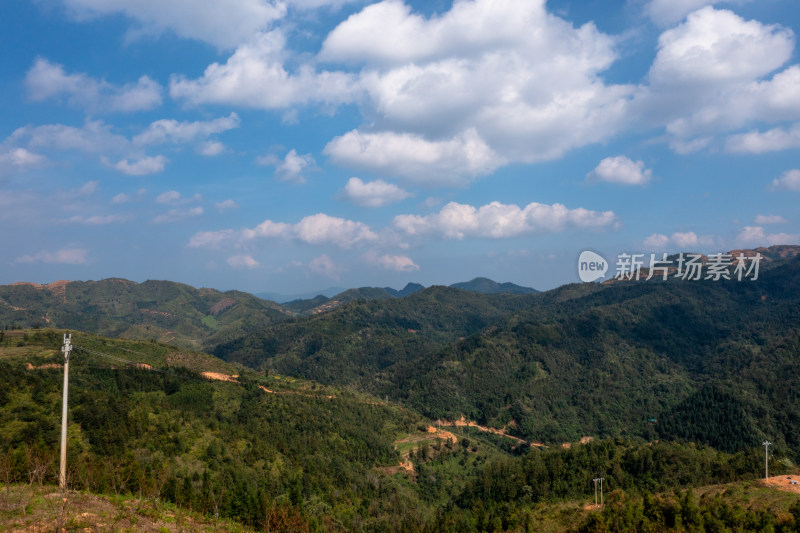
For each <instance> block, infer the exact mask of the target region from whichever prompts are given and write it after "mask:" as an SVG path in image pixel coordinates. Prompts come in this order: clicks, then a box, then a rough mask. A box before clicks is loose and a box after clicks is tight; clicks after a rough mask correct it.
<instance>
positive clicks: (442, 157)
mask: <svg viewBox="0 0 800 533" xmlns="http://www.w3.org/2000/svg"><path fill="white" fill-rule="evenodd" d="M324 153H325V154H326V155H328V156H330V157H331V159H333V161H334V162H336V163H337V164H340V165H345V166H350V167H355V168H359V169H364V170H368V171H371V172H375V173H381V174H390V175H393V176H402V177H404V178H406V179H408V180H409V181H414V182H419V183H425V184H443V183H453V182H458V181H460V180H461V179H462V178H463V176H468V177H476V176H480V175H486V174H489V173H490V172H492V171H494V170H495V169H496V168H497V167H499V166H500V165H501V164H502V163H503V161H502V158H500V157H499V156H498V155H497V154H496V153H494V151H493V150H492V149H491V148H489V146H487V145H486V143H485V142H484V141H483V140H482V139H481V138H480V137H479V136H478V134H477V132H476V131H475V130H474V129H471V130H469V131H466V132H464V133H463V134H460V135H458V136H456V137H454V138H453V139H450V140H446V141H429V140H427V139H425V138H423V137H421V136H419V135H412V134H408V133H393V132H382V133H361V132H359V131H358V130H353V131H351V132H349V133H346V134H345V135H342V136H340V137H336V138H335V139H333V140H332V141H331V142H329V143H328V145H327V146H326V147H325V149H324Z"/></svg>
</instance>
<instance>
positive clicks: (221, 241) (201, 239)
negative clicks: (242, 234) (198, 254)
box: [189, 229, 239, 250]
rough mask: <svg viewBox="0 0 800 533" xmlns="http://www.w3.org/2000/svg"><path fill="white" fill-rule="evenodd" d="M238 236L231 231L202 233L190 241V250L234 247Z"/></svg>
mask: <svg viewBox="0 0 800 533" xmlns="http://www.w3.org/2000/svg"><path fill="white" fill-rule="evenodd" d="M238 237H239V236H238V235H237V234H236V232H235V231H233V230H231V229H227V230H220V231H200V232H198V233H195V234H194V235H192V237H191V239H189V247H190V248H208V249H212V250H214V249H219V248H222V247H223V246H224V245H231V246H232V245H233V244H234V243H235V242H236V241H237V240H238Z"/></svg>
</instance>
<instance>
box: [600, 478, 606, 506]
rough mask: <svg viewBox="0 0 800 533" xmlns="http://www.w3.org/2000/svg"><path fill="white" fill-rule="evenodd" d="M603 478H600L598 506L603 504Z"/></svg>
mask: <svg viewBox="0 0 800 533" xmlns="http://www.w3.org/2000/svg"><path fill="white" fill-rule="evenodd" d="M604 479H605V478H604V477H601V478H600V507H602V506H603V480H604Z"/></svg>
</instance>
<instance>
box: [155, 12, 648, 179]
mask: <svg viewBox="0 0 800 533" xmlns="http://www.w3.org/2000/svg"><path fill="white" fill-rule="evenodd" d="M285 46H286V38H285V36H284V34H283V32H282V30H280V29H274V30H270V31H267V32H263V33H262V34H260V35H259V36H258V37H257V38H255V39H253V40H252V41H249V42H247V43H246V44H242V45H241V46H239V47H238V48H237V49H236V51H235V52H234V53H233V54H232V55H231V56H230V57H229V58H228V59H227V61H225V62H224V63H214V64H211V65H209V66H208V68H207V69H206V70H205V72H204V74H203V75H202V76H201V77H199V78H197V79H188V78H186V77H183V76H175V77H173V78H172V80H171V82H170V94H171V95H172V96H173V98H176V99H181V100H184V101H186V102H188V103H190V104H205V103H218V104H219V103H222V104H227V105H240V106H244V107H254V108H261V109H284V110H286V109H288V108H292V107H294V106H298V105H305V104H311V103H314V104H321V105H323V106H326V107H327V108H328V109H329V108H330V106H334V107H335V106H337V105H340V104H344V103H350V102H356V103H358V104H359V106H360V109H362V111H363V114H364V116H365V118H367V122H369V124H370V125H371V126H370V129H369V130H366V129H363V128H361V129H358V130H355V131H353V132H350V133H348V134H345V135H342V136H340V137H337V138H336V139H334V140H333V141H332V142H331V143H330V144H329V146H328V148H327V150H328V152H327V153H329V155H331V156H332V157H333V158H334V160H335V161H336V162H337V163H339V164H342V165H347V166H350V167H353V168H363V169H378V170H377V171H379V172H386V173H390V174H391V175H395V176H403V177H410V178H411V179H418V180H420V181H423V180H425V181H427V180H429V179H430V178H431V177H435V176H438V175H442V174H444V177H443V178H441V181H442V182H449V183H462V182H463V180H464V179H471V178H474V177H478V176H482V175H485V174H488V173H491V172H492V171H493V170H494V169H496V168H498V167H499V166H502V165H504V164H506V163H508V162H514V161H518V162H519V161H521V162H533V161H541V160H548V159H554V158H558V157H561V156H562V155H563V154H564V153H566V152H567V151H568V150H570V149H573V148H576V147H581V146H585V145H587V144H590V143H594V142H600V141H603V140H606V139H608V138H609V137H610V136H613V135H614V134H615V133H617V132H619V131H621V129H622V128H623V127H624V125H625V123H626V121H627V119H628V116H627V115H626V113H627V102H628V101H629V100H630V99H631V97H632V94H633V92H634V89H635V88H634V87H633V86H627V85H607V84H605V83H604V82H603V81H602V79H601V78H600V76H599V74H600V73H601V72H602V71H604V70H605V69H607V68H608V67H609V66H610V65H611V63H612V62H613V61H614V59H615V58H616V53H615V51H614V39H613V38H611V37H609V36H607V35H605V34H603V33H601V32H599V31H598V30H597V28H596V27H595V26H594V25H593V24H591V23H588V24H585V25H583V26H580V27H578V28H576V27H574V26H573V25H572V24H571V23H570V22H568V21H565V20H564V19H562V18H559V17H557V16H555V15H552V14H550V13H548V12H547V9H546V6H545V2H544V1H543V0H531V1H526V2H511V1H504V2H497V1H494V0H465V1H461V2H454V3H453V5H452V6H451V7H450V8H449V10H447V11H445V12H444V13H441V14H436V15H431V16H422V15H419V14H417V13H414V12H413V11H412V9H411V8H410V7H409V6H407V5H406V4H404V3H403V2H401V1H399V0H385V1H383V2H378V3H375V4H371V5H369V6H366V7H365V8H364V9H362V10H361V11H359V12H357V13H355V14H353V15H351V16H350V17H348V18H347V19H346V20H345V21H343V22H342V23H341V24H339V25H338V26H337V27H336V28H335V29H334V30H333V31H332V32H330V34H329V35H328V36H327V38H326V40H325V42H324V43H323V46H322V49H321V50H320V53H319V54H318V56H317V58H316V61H300V62H299V63H300V66H298V67H296V68H292V69H289V68H287V67H286V66H285V65H287V64H289V63H291V64H296V63H297V62H295V61H291V59H293V57H292V54H291V52H290V51H288V50H286V48H285ZM320 65H325V66H326V67H329V68H330V70H320V67H319V66H320ZM542 80H547V82H546V83H543V82H542ZM289 112H290V113H291V110H289ZM416 148H419V149H421V150H422V154H421V155H418V154H417V152H416V151H415V149H416ZM406 160H407V163H406V164H404V162H405V161H406ZM384 169H385V170H384Z"/></svg>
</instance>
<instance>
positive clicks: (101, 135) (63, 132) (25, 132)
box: [6, 119, 129, 154]
mask: <svg viewBox="0 0 800 533" xmlns="http://www.w3.org/2000/svg"><path fill="white" fill-rule="evenodd" d="M6 142H7V143H9V144H20V143H25V144H27V147H28V149H36V148H50V149H56V150H78V151H81V152H86V153H90V154H97V153H109V152H111V153H119V152H124V151H125V150H126V149H127V148H129V141H128V139H126V138H125V137H123V136H122V135H117V134H115V133H113V132H112V131H111V126H110V125H108V124H105V123H104V122H103V121H102V120H91V119H87V120H86V121H85V122H84V124H83V127H80V128H76V127H74V126H66V125H64V124H48V125H44V126H23V127H22V128H18V129H16V130H14V132H13V133H12V134H11V135H10V136H9V137H8V139H6Z"/></svg>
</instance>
